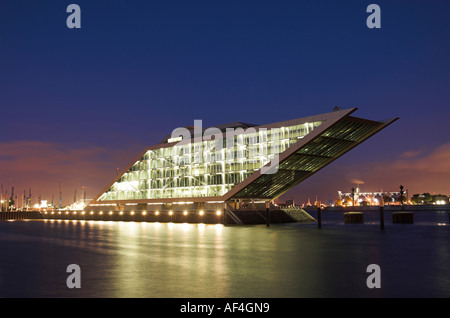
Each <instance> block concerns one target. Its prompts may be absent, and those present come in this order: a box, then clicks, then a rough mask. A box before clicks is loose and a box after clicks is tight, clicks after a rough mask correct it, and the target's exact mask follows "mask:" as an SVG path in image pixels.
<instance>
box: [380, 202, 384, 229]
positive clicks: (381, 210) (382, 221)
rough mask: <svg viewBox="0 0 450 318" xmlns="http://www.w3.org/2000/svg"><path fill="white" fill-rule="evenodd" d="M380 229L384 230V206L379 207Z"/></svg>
mask: <svg viewBox="0 0 450 318" xmlns="http://www.w3.org/2000/svg"><path fill="white" fill-rule="evenodd" d="M380 229H381V230H384V206H380Z"/></svg>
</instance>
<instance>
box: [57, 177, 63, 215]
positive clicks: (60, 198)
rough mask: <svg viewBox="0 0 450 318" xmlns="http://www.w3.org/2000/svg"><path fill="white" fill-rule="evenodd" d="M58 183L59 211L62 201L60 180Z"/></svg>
mask: <svg viewBox="0 0 450 318" xmlns="http://www.w3.org/2000/svg"><path fill="white" fill-rule="evenodd" d="M58 183H59V208H60V209H61V201H62V191H61V180H59V181H58Z"/></svg>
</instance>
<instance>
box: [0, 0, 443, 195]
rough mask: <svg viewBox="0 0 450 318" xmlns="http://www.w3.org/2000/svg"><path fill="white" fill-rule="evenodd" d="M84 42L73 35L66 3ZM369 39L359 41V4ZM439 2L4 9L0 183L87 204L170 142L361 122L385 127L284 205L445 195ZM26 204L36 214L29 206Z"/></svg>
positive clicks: (14, 4)
mask: <svg viewBox="0 0 450 318" xmlns="http://www.w3.org/2000/svg"><path fill="white" fill-rule="evenodd" d="M71 3H76V4H78V5H79V6H80V8H81V28H80V29H69V28H68V27H67V25H66V19H67V17H68V16H69V14H70V13H67V12H66V8H67V6H68V5H69V4H71ZM371 3H376V4H378V5H379V6H380V8H381V28H380V29H375V28H374V29H369V28H368V27H367V25H366V19H367V17H368V16H369V14H370V13H367V12H366V8H367V6H368V5H369V4H371ZM449 16H450V1H444V0H442V1H439V0H436V1H425V0H423V1H412V0H410V1H399V0H398V1H379V0H372V1H362V0H354V1H352V0H344V1H312V0H310V1H300V0H296V1H285V0H282V1H274V0H270V1H264V0H259V1H250V0H239V1H238V0H212V1H211V0H210V1H197V0H192V1H186V0H185V1H175V0H170V1H167V0H165V1H164V0H160V1H150V0H149V1H144V0H127V1H115V0H114V1H84V0H72V1H56V0H53V1H49V0H42V1H16V0H2V1H1V2H0V121H1V122H0V183H1V184H3V187H4V189H5V190H6V189H7V190H8V193H10V191H11V187H12V186H14V188H15V192H16V193H18V194H19V195H21V194H22V193H23V191H24V189H25V190H26V192H27V193H28V189H29V188H30V187H31V189H32V194H33V198H34V200H36V199H37V197H38V195H41V196H42V198H45V199H48V200H51V197H52V195H54V196H55V201H57V198H58V197H59V189H58V183H59V181H60V182H61V185H62V191H63V203H65V204H70V203H72V202H73V197H74V190H75V189H77V192H78V194H79V193H80V191H81V187H82V186H84V187H85V188H86V191H87V198H92V197H94V196H95V195H96V194H97V193H98V192H99V191H100V190H102V189H103V188H104V187H105V186H107V185H108V184H109V183H110V181H111V180H112V178H114V176H115V175H116V168H119V169H123V168H124V167H125V166H126V165H128V164H129V163H130V162H131V161H132V160H133V159H134V158H135V156H136V155H137V154H138V153H139V152H141V151H142V150H143V149H144V148H145V147H147V146H150V145H153V144H156V143H158V142H159V141H160V140H161V139H162V138H163V137H164V136H166V135H167V134H169V133H171V132H172V130H173V129H174V128H177V127H180V126H189V125H193V123H194V120H196V119H201V120H203V125H204V126H214V125H219V124H223V123H228V122H233V121H242V122H248V123H254V124H266V123H272V122H277V121H283V120H288V119H293V118H300V117H305V116H310V115H316V114H320V113H326V112H330V111H332V108H333V107H334V106H339V107H343V108H344V109H345V108H352V107H358V108H359V109H358V111H357V112H355V113H354V115H355V116H357V117H363V118H369V119H374V120H383V119H387V118H394V117H399V120H397V121H396V122H395V123H393V124H392V125H391V126H389V127H387V128H386V129H384V130H383V131H382V132H380V133H378V134H376V135H374V136H373V137H371V138H369V139H368V140H367V141H365V142H364V143H363V144H361V145H360V146H358V147H356V148H355V149H353V150H352V151H350V152H349V153H347V154H345V155H344V156H343V157H341V158H339V159H338V160H336V161H335V162H333V163H332V164H330V165H329V166H327V167H325V168H324V169H322V170H321V171H319V172H318V173H316V174H315V175H313V176H312V177H311V178H310V179H308V180H306V181H305V182H303V183H301V184H300V185H298V186H296V187H295V188H294V189H292V190H291V191H289V192H288V193H286V194H285V195H284V196H282V198H281V199H294V200H296V202H298V203H302V202H305V201H306V200H307V199H308V197H310V198H311V201H313V200H314V199H315V197H316V195H317V196H318V198H319V200H322V201H325V200H328V199H329V198H333V199H336V197H337V191H338V190H342V191H350V188H351V187H352V186H354V185H355V182H356V180H360V182H361V183H363V187H364V188H363V189H364V190H366V191H379V190H380V189H383V190H385V191H398V186H399V185H400V184H403V185H404V186H405V188H407V189H408V190H409V194H410V195H411V194H413V193H418V192H420V193H423V192H430V193H444V194H450V140H449V136H450V124H449V120H450V107H449V106H450V105H449V100H450V22H449ZM34 203H36V201H34Z"/></svg>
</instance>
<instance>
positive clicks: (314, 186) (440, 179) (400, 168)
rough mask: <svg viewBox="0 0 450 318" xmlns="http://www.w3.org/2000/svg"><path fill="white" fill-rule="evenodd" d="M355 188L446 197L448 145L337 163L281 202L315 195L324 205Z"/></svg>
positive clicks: (449, 191) (448, 189) (449, 185)
mask: <svg viewBox="0 0 450 318" xmlns="http://www.w3.org/2000/svg"><path fill="white" fill-rule="evenodd" d="M362 180H364V181H362ZM357 181H358V182H357ZM355 184H360V185H363V186H362V188H363V190H364V191H368V192H371V191H380V190H383V191H398V190H399V186H400V185H403V186H405V189H408V194H409V195H412V194H414V193H424V192H430V193H436V194H437V193H442V194H450V143H445V144H442V145H440V146H437V147H435V148H434V149H430V150H429V151H428V152H426V151H425V150H424V149H412V150H410V151H407V152H404V153H401V154H399V155H398V156H397V157H394V158H393V160H389V158H386V159H385V160H379V161H375V162H374V161H370V158H369V160H366V159H364V162H355V161H354V160H341V161H339V160H338V161H337V162H336V163H332V164H331V165H329V166H327V167H325V168H324V169H323V170H321V171H319V172H318V173H316V174H315V175H313V176H312V177H310V178H308V179H307V180H305V181H304V182H302V183H300V184H299V185H298V186H297V187H295V188H294V189H292V190H291V191H289V192H288V193H286V194H285V195H284V196H283V197H282V198H281V200H283V199H295V198H298V200H299V202H300V203H301V202H306V200H307V199H308V197H310V198H315V196H316V195H318V197H319V200H322V201H326V200H328V199H329V198H330V197H331V198H336V197H337V191H338V190H341V191H345V192H349V191H350V189H351V187H352V186H354V185H355Z"/></svg>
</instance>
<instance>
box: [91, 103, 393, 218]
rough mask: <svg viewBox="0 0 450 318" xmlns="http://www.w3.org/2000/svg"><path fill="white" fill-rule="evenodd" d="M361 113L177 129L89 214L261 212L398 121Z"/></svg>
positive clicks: (124, 173) (140, 158)
mask: <svg viewBox="0 0 450 318" xmlns="http://www.w3.org/2000/svg"><path fill="white" fill-rule="evenodd" d="M356 110H357V108H351V109H346V110H337V111H333V112H330V113H325V114H320V115H316V116H310V117H305V118H298V119H292V120H287V121H283V122H278V123H272V124H267V125H254V124H248V123H241V122H234V123H230V124H225V125H220V126H217V127H210V128H206V129H205V128H203V127H201V122H195V123H194V126H192V127H183V128H177V129H175V130H174V131H173V132H172V134H170V135H168V136H167V137H166V138H164V140H162V141H161V142H160V143H158V144H156V145H153V146H150V147H148V148H146V149H144V150H143V151H142V152H141V153H140V154H139V155H138V156H136V157H135V158H134V159H133V160H132V161H131V163H130V164H129V165H128V166H127V167H125V169H123V171H122V172H121V173H119V174H118V175H117V177H116V178H115V179H114V180H112V181H111V182H110V183H109V184H108V185H107V186H106V187H105V189H103V190H102V191H101V192H100V193H99V194H98V195H97V196H96V197H95V198H94V199H93V200H92V201H91V202H90V204H89V205H88V207H87V209H86V211H92V212H93V211H100V210H101V211H103V210H104V211H108V210H111V211H152V210H155V211H163V210H170V211H178V210H180V211H181V210H183V211H184V212H187V211H197V210H202V211H203V210H208V209H210V210H214V211H216V210H219V211H221V210H227V209H228V210H233V209H239V208H242V206H243V205H244V206H246V207H255V204H256V205H257V204H261V203H263V204H265V203H266V202H270V201H272V200H274V199H275V198H277V197H279V196H280V195H282V194H283V193H285V192H286V191H288V190H289V189H291V188H292V187H294V186H295V185H297V184H298V183H300V182H301V181H303V180H305V179H306V178H308V177H310V176H311V175H313V174H314V173H315V172H317V171H319V170H320V169H322V168H323V167H325V166H326V165H328V164H329V163H331V162H332V161H334V160H335V159H337V158H339V157H340V156H342V155H343V154H344V153H346V152H348V151H349V150H351V149H352V148H353V147H355V146H357V145H358V144H360V143H361V142H363V141H364V140H366V139H367V138H369V137H370V136H372V135H374V134H375V133H377V132H378V131H380V130H381V129H383V128H385V127H386V126H387V125H389V124H390V123H392V122H393V121H395V120H396V119H397V118H394V119H391V120H387V121H373V120H368V119H362V118H357V117H354V116H352V113H353V112H355V111H356Z"/></svg>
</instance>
